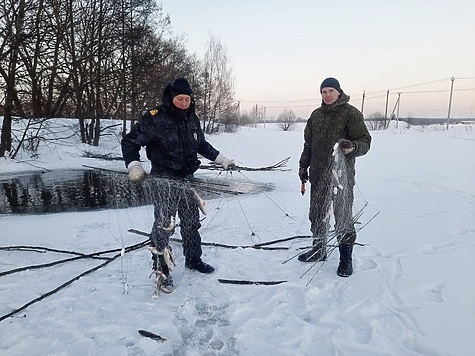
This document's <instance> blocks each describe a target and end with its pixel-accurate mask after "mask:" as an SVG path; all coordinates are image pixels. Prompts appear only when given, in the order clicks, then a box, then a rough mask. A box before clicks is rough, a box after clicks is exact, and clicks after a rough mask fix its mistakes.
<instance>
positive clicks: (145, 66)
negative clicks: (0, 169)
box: [0, 0, 239, 157]
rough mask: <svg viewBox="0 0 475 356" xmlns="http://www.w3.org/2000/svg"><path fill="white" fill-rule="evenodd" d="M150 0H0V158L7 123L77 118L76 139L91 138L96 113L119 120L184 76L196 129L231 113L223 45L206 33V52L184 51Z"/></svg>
mask: <svg viewBox="0 0 475 356" xmlns="http://www.w3.org/2000/svg"><path fill="white" fill-rule="evenodd" d="M184 42H185V41H184V39H183V38H182V37H178V36H175V35H174V34H173V33H172V28H171V20H170V17H169V16H168V15H167V14H165V13H164V11H163V8H162V6H161V5H157V3H156V1H155V0H16V1H2V2H1V4H0V64H1V65H0V89H1V92H0V115H2V114H3V116H4V118H3V124H2V133H1V140H0V157H3V156H5V154H6V152H11V151H12V121H13V120H15V119H17V118H21V119H27V120H30V121H35V120H37V121H38V120H45V119H50V118H55V117H71V118H77V119H78V121H79V122H78V123H79V132H80V136H81V141H82V142H83V143H88V144H91V145H96V146H97V145H99V138H100V133H101V120H103V119H104V118H116V119H121V120H123V121H122V122H123V123H122V126H123V129H122V132H123V134H125V133H126V131H127V124H129V125H130V124H131V123H133V120H134V119H136V118H137V117H139V116H140V114H141V112H143V110H145V109H146V108H149V107H153V106H155V105H156V104H157V103H158V102H159V101H160V97H161V94H162V91H163V87H164V85H165V84H166V83H168V82H170V81H171V80H173V79H174V78H176V77H178V76H184V77H187V78H188V79H189V80H190V82H191V83H192V85H193V87H194V89H195V100H196V106H197V111H198V113H199V114H201V116H202V118H203V128H204V130H205V131H206V132H213V131H218V130H220V129H222V128H223V127H224V128H226V127H228V126H229V125H232V124H235V123H237V121H239V118H238V112H237V105H235V104H234V98H233V95H234V92H233V78H232V72H231V70H230V69H229V64H228V59H227V57H226V50H225V48H224V47H223V46H222V44H221V43H220V41H219V39H217V38H216V37H212V36H211V37H210V40H209V43H208V46H207V51H206V55H205V58H204V60H200V59H198V58H197V57H196V55H194V54H190V53H188V51H187V50H186V48H185V46H184Z"/></svg>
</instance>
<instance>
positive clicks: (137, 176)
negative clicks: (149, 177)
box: [127, 161, 145, 182]
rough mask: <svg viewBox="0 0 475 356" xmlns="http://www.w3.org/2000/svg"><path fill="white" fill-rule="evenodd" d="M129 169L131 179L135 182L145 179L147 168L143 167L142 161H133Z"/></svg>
mask: <svg viewBox="0 0 475 356" xmlns="http://www.w3.org/2000/svg"><path fill="white" fill-rule="evenodd" d="M127 170H128V171H129V179H130V180H131V181H133V182H140V181H142V180H144V179H145V170H144V169H143V167H142V163H140V162H139V161H132V162H130V163H129V165H128V166H127Z"/></svg>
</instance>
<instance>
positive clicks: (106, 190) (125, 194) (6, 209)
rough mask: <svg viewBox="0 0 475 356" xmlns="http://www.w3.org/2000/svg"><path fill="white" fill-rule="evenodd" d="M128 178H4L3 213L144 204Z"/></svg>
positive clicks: (60, 174) (88, 173)
mask: <svg viewBox="0 0 475 356" xmlns="http://www.w3.org/2000/svg"><path fill="white" fill-rule="evenodd" d="M126 177H127V176H126V175H125V174H119V173H115V174H104V173H102V172H99V171H92V170H67V171H51V172H46V173H30V174H22V175H21V176H10V177H5V176H3V177H0V184H1V187H2V189H1V190H0V213H1V214H12V213H13V214H40V213H56V212H67V211H80V210H90V209H91V208H124V207H128V206H137V205H143V204H145V203H146V202H145V199H144V198H143V191H142V189H140V186H139V185H134V184H130V183H129V182H128V180H127V179H126Z"/></svg>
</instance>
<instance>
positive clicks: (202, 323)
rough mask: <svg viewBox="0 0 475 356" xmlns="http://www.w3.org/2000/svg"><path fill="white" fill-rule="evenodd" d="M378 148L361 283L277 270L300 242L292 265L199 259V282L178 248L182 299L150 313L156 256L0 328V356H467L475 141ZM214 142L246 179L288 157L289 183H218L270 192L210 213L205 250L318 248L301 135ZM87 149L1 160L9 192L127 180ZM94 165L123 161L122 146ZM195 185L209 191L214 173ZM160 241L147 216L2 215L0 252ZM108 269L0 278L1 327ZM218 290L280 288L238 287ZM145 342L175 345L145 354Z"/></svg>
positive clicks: (463, 130) (364, 174)
mask: <svg viewBox="0 0 475 356" xmlns="http://www.w3.org/2000/svg"><path fill="white" fill-rule="evenodd" d="M372 136H373V143H372V148H371V150H370V152H369V153H368V154H367V155H366V156H364V157H361V158H359V159H357V186H356V188H355V197H356V203H355V208H359V207H362V206H363V205H364V204H365V203H367V204H368V205H367V206H366V208H365V209H364V215H363V217H362V222H363V223H364V222H365V221H366V222H367V221H369V220H370V219H371V218H372V217H373V216H375V215H376V214H378V213H379V215H377V217H376V218H375V219H374V220H373V221H371V222H370V223H369V224H368V225H367V226H366V227H364V229H362V230H361V231H360V233H359V236H358V242H360V243H362V244H364V246H355V249H354V251H355V252H354V269H355V272H354V275H353V276H351V277H349V278H340V277H338V276H337V275H336V267H337V264H338V253H337V252H335V253H333V254H332V255H331V256H330V257H329V259H328V261H327V262H325V263H324V264H323V265H321V264H318V265H317V266H315V268H313V269H311V270H310V271H309V272H307V273H306V274H304V273H305V271H306V270H307V269H308V267H309V265H308V264H304V263H301V262H299V261H298V260H297V259H291V260H290V261H288V262H286V263H283V262H284V261H286V260H287V259H289V258H291V257H292V256H294V255H295V254H297V253H298V251H297V248H299V247H301V246H303V245H305V244H307V243H308V242H307V241H305V242H302V241H301V240H300V241H299V240H291V241H288V242H283V243H280V244H278V246H283V247H289V249H287V250H258V249H250V248H237V249H225V248H222V247H210V246H204V247H203V259H204V260H205V261H206V262H209V263H210V264H212V265H213V266H215V267H216V272H215V273H214V274H211V275H201V274H199V273H197V272H194V271H189V270H185V268H184V259H183V255H182V252H181V248H180V246H179V245H178V244H177V243H172V247H173V248H174V253H175V258H176V260H177V262H178V266H177V267H176V268H175V270H174V271H173V272H172V275H173V278H174V280H175V283H176V290H175V291H174V292H173V293H172V294H169V295H165V294H162V295H161V297H160V298H159V299H157V300H154V299H152V298H151V294H152V279H149V272H150V270H151V263H150V252H149V251H148V250H147V249H146V248H141V249H138V250H135V251H132V252H129V253H125V254H123V255H122V256H120V257H118V258H117V259H115V260H114V261H113V262H111V263H109V264H108V265H107V266H105V267H103V268H100V269H98V270H97V271H95V272H92V273H90V274H87V275H85V276H83V277H81V278H80V279H78V280H76V281H74V282H73V283H71V284H70V285H68V286H67V287H65V288H62V289H60V290H59V291H58V292H56V293H53V294H52V295H50V296H47V297H46V298H44V299H42V300H40V301H38V302H36V303H33V304H31V305H30V306H28V307H27V308H25V309H23V310H22V311H20V312H18V313H16V314H14V315H13V316H11V317H8V318H5V319H4V320H2V321H0V354H2V355H29V356H33V355H312V356H313V355H454V356H464V355H466V356H469V355H473V354H474V350H475V339H474V337H473V335H475V284H474V278H473V271H475V259H474V255H475V185H474V184H473V182H474V181H475V180H474V178H475V160H474V158H473V155H474V153H475V127H473V126H463V125H459V126H453V127H450V129H449V130H445V128H444V127H440V126H438V127H436V126H430V127H425V128H420V127H413V128H410V129H408V128H405V127H404V125H401V124H399V128H397V129H396V128H394V127H393V128H390V129H388V130H385V131H373V132H372ZM114 140H115V141H114ZM208 140H209V141H210V142H211V143H212V144H213V145H214V146H215V147H216V148H218V149H219V150H221V151H222V152H223V153H224V154H225V155H227V156H230V157H232V158H234V159H235V160H236V162H237V163H238V164H239V165H245V166H252V167H259V166H265V165H269V164H272V163H275V162H278V161H280V160H281V159H283V158H286V157H288V156H290V157H291V158H290V161H289V163H288V165H287V168H289V169H291V170H288V171H265V172H263V171H258V172H249V171H243V172H234V173H232V174H227V175H226V173H222V174H220V175H219V178H225V179H229V180H237V181H240V180H242V181H248V180H251V181H258V182H265V183H272V184H274V185H275V190H273V191H271V192H266V193H261V194H257V195H240V196H233V197H222V198H220V199H213V200H209V201H208V202H207V204H208V210H209V213H208V215H207V216H206V218H205V219H204V220H203V223H202V225H203V226H202V228H201V230H200V231H201V234H202V238H203V241H204V242H218V243H223V244H228V245H239V246H243V245H250V244H253V243H258V242H265V241H270V240H276V239H281V238H286V237H291V236H296V235H308V234H309V222H308V219H307V215H308V206H309V201H308V195H305V196H303V197H302V195H301V194H300V183H299V180H298V177H297V167H298V158H299V156H300V152H301V148H302V142H303V126H302V125H301V126H299V127H298V129H296V130H294V131H289V132H284V131H281V130H280V129H278V128H277V127H276V126H275V125H272V124H267V125H266V126H265V127H262V126H260V127H257V128H242V129H241V130H239V131H238V132H237V133H233V134H219V135H213V136H208ZM84 149H85V148H84V146H83V145H79V144H72V145H67V146H65V145H60V146H59V145H58V146H54V145H52V144H49V145H48V146H47V147H44V148H43V149H41V148H40V155H39V158H38V159H37V160H35V161H32V160H29V159H27V158H26V157H23V158H20V159H19V160H16V161H11V160H8V159H0V179H1V177H2V175H5V174H7V173H13V172H17V173H19V172H20V171H22V170H24V171H27V170H28V171H30V170H33V169H42V168H43V169H44V168H46V169H59V168H81V167H82V165H83V164H85V165H90V166H95V167H102V168H108V169H119V170H124V171H125V169H124V167H123V163H122V162H117V161H101V160H97V159H87V158H82V157H81V155H82V154H83V153H84ZM101 150H104V152H112V153H113V155H120V148H119V144H118V141H117V140H116V139H114V138H113V137H112V138H110V140H109V143H108V144H107V149H106V148H101ZM197 175H198V176H199V177H207V178H216V177H218V172H216V171H202V170H200V171H199V172H198V174H197ZM151 225H152V208H151V207H150V206H145V207H138V208H137V207H134V208H128V209H112V210H101V211H88V212H77V213H61V214H49V215H21V216H15V215H1V216H0V231H1V233H0V246H2V247H5V246H19V245H30V246H43V247H49V248H55V249H63V250H69V251H76V252H81V253H92V252H96V251H104V250H109V249H121V248H123V247H126V246H130V245H133V244H136V243H139V242H141V241H144V239H145V237H143V236H140V235H137V234H134V233H130V232H128V230H129V229H137V230H140V231H144V232H148V231H149V230H150V228H151ZM174 237H179V234H178V231H177V234H176V236H174ZM115 254H116V252H115V253H110V254H108V255H107V256H114V255H115ZM0 256H1V257H0V273H1V272H4V271H8V270H12V269H14V268H20V267H22V266H28V265H33V264H40V263H47V262H52V261H55V260H58V259H64V258H68V257H71V255H67V254H60V253H56V252H44V253H40V252H38V251H24V250H23V251H18V250H0ZM101 263H104V260H97V259H78V260H76V261H72V262H68V263H64V264H60V265H55V266H54V267H48V268H41V269H33V270H28V271H24V272H18V273H13V274H8V275H3V276H2V275H0V315H5V314H8V313H10V312H11V311H12V310H15V309H17V308H20V307H22V306H24V305H25V304H26V303H28V302H30V301H32V300H34V299H35V298H38V297H40V296H41V295H42V294H45V293H47V292H49V291H51V290H54V289H55V288H57V287H58V286H60V285H61V284H63V283H65V282H66V281H68V280H70V279H72V278H74V277H76V276H77V275H79V274H81V273H83V272H84V271H86V270H89V269H91V268H93V267H95V266H97V265H99V264H101ZM317 270H318V273H316V275H315V272H316V271H317ZM303 274H304V275H303ZM302 275H303V276H302ZM312 277H313V280H311V281H310V278H312ZM218 278H222V279H236V280H251V281H286V282H284V283H281V284H278V285H272V286H265V285H231V284H222V283H219V282H218ZM139 329H145V330H149V331H151V332H154V333H156V334H158V335H160V336H161V337H163V338H165V339H166V341H165V342H163V343H160V342H156V341H153V340H151V339H148V338H144V337H143V336H141V335H139V334H138V332H137V331H138V330H139Z"/></svg>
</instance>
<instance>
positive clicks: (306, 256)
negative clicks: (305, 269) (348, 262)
mask: <svg viewBox="0 0 475 356" xmlns="http://www.w3.org/2000/svg"><path fill="white" fill-rule="evenodd" d="M298 259H299V261H302V262H318V261H326V260H327V247H326V245H325V243H324V242H323V241H319V242H317V244H316V245H315V246H313V247H312V249H310V250H309V251H307V252H304V253H302V254H301V255H299V257H298Z"/></svg>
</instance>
